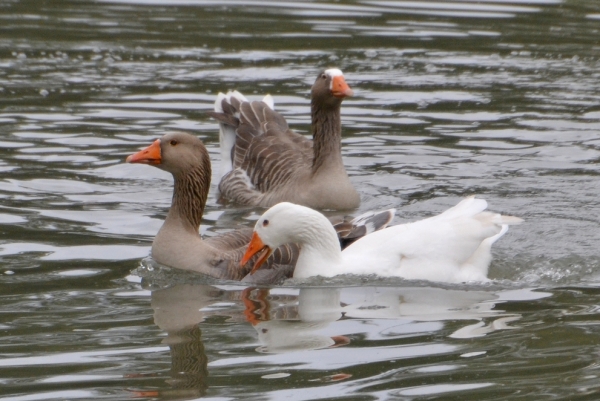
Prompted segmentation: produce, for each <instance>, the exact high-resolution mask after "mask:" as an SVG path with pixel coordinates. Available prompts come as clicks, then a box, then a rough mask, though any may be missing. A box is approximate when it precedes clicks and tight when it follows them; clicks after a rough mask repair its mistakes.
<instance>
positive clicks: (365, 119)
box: [0, 0, 600, 401]
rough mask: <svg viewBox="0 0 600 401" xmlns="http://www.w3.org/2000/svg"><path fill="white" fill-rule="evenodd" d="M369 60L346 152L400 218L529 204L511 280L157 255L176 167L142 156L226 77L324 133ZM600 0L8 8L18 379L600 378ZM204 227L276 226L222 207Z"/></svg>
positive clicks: (5, 69)
mask: <svg viewBox="0 0 600 401" xmlns="http://www.w3.org/2000/svg"><path fill="white" fill-rule="evenodd" d="M327 67H337V68H340V69H342V70H343V71H344V74H345V77H346V80H347V82H348V83H349V84H350V86H351V87H352V88H353V90H354V92H355V96H354V97H352V98H349V99H346V100H345V101H344V103H343V106H342V126H343V144H342V148H343V156H344V162H345V165H346V168H347V170H348V173H349V175H350V178H351V180H352V182H353V183H354V185H355V186H356V188H357V189H358V191H359V193H360V194H361V199H362V203H361V206H360V207H359V209H357V210H356V211H353V213H361V212H364V211H368V210H375V209H387V208H391V207H394V208H397V210H398V211H397V214H396V218H395V220H394V224H399V223H403V222H409V221H414V220H418V219H422V218H425V217H429V216H432V215H435V214H438V213H440V212H442V211H443V210H445V209H446V208H448V207H450V206H452V205H454V204H456V203H457V202H458V201H459V200H460V199H462V198H464V197H466V196H469V195H478V196H479V197H482V198H484V199H486V200H487V201H488V203H489V209H490V210H492V211H495V212H501V213H504V214H510V215H515V216H518V217H521V218H523V219H524V222H523V224H521V225H519V226H514V227H511V228H510V230H509V232H508V233H507V234H506V235H505V236H504V237H502V238H501V239H500V240H499V241H498V242H496V243H495V244H494V249H493V254H494V260H493V262H492V265H491V267H490V273H489V276H490V278H491V279H492V281H491V282H490V283H486V284H474V283H466V284H456V285H450V284H440V283H433V282H427V281H418V282H417V281H408V280H402V279H393V280H389V279H377V278H375V277H370V276H369V277H340V278H334V279H327V280H325V279H320V278H316V279H311V280H304V281H300V280H290V281H287V282H285V283H283V284H282V285H279V286H274V287H264V288H258V287H248V286H244V285H241V284H239V283H235V282H224V281H218V280H214V279H208V278H206V277H202V276H200V275H194V274H190V273H182V272H178V271H175V270H172V269H169V268H166V267H163V266H158V265H156V264H155V263H153V261H152V260H150V259H148V258H147V256H148V254H149V251H150V245H151V243H152V239H153V237H154V235H155V234H156V232H157V230H158V228H159V227H160V226H161V224H162V221H163V219H164V218H165V216H166V213H167V211H168V208H169V205H170V201H171V194H172V185H173V183H172V178H171V176H170V175H169V174H168V173H166V172H164V171H161V170H158V169H156V168H151V167H148V166H144V165H131V164H125V163H124V160H125V158H126V157H127V155H129V154H131V153H133V152H135V151H137V150H138V149H141V148H142V147H145V146H147V145H149V144H150V143H151V142H152V141H153V140H154V139H156V138H159V137H161V136H162V135H163V134H165V133H166V132H171V131H186V132H190V133H193V134H195V135H197V136H198V137H200V138H201V139H202V140H203V141H204V142H205V144H206V145H207V147H208V150H209V152H210V155H211V159H212V162H213V165H214V166H218V164H219V161H220V153H219V144H218V126H217V123H216V122H215V120H213V119H211V118H210V117H209V116H208V115H207V114H206V113H207V112H208V111H209V110H212V108H213V103H214V100H215V97H216V95H217V93H219V92H220V91H227V90H230V89H237V90H239V91H241V92H242V93H244V94H246V96H248V97H249V98H251V99H260V98H262V96H263V95H264V94H267V93H269V94H271V95H272V96H273V98H274V101H275V107H276V109H277V110H278V111H280V112H281V113H282V114H283V115H284V116H285V117H286V118H287V120H288V122H289V124H290V126H291V127H292V128H293V129H294V130H295V131H297V132H299V133H302V134H305V135H309V134H310V112H309V96H310V86H311V84H312V82H313V81H314V79H315V77H316V76H317V74H318V73H319V72H320V71H321V70H322V69H324V68H327ZM599 67H600V4H599V3H597V2H596V1H593V0H514V1H504V0H488V1H477V2H475V1H468V0H467V1H460V2H455V1H421V2H415V1H377V0H354V1H350V0H341V1H334V0H329V1H299V2H278V1H268V0H265V1H260V2H258V1H245V0H239V1H234V0H221V1H218V2H217V1H201V0H181V1H180V0H173V1H156V0H106V1H104V0H101V1H85V0H55V1H52V2H40V1H35V0H9V1H4V2H2V4H0V106H1V107H0V134H1V136H0V172H1V173H2V177H1V179H0V199H2V202H1V203H0V258H1V259H0V260H1V264H0V344H1V345H0V398H1V399H3V400H15V401H16V400H19V401H29V400H85V399H94V400H98V399H108V400H130V399H164V400H191V399H200V398H202V399H209V400H233V399H256V400H281V399H289V400H326V399H331V400H333V399H336V400H337V399H343V400H390V399H391V400H413V399H428V400H433V399H435V400H438V399H440V400H441V399H443V400H483V399H485V400H532V399H535V400H546V399H581V400H595V399H598V397H600V395H599V393H600V384H599V380H598V378H599V375H600V362H599V358H600V346H599V341H598V335H599V334H600V333H599V332H600V326H599V324H598V322H599V321H600V312H599V309H600V308H599V306H598V305H600V276H599V269H598V267H599V266H600V252H599V251H598V249H599V247H598V244H600V230H598V225H599V223H600V201H598V193H599V192H600V174H599V171H600V170H599V166H598V164H599V163H600V136H599V135H598V131H599V130H600V68H599ZM218 171H219V169H218V168H214V169H213V180H212V184H211V191H210V195H209V200H208V205H207V209H206V211H205V215H204V219H203V222H202V227H201V233H202V234H203V235H207V236H210V235H215V234H218V233H222V232H226V231H229V230H231V229H234V228H238V227H252V226H253V224H254V221H255V220H256V219H257V218H258V216H259V215H260V213H262V209H260V208H252V207H236V206H234V205H221V204H219V203H218V202H217V199H216V195H215V194H216V189H217V188H216V184H217V181H218V180H217V175H216V174H217V173H218Z"/></svg>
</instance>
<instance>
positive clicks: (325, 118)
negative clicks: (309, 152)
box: [311, 101, 343, 173]
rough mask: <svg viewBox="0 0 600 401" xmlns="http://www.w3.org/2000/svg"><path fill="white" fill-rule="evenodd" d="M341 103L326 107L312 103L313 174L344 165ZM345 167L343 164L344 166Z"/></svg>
mask: <svg viewBox="0 0 600 401" xmlns="http://www.w3.org/2000/svg"><path fill="white" fill-rule="evenodd" d="M340 105H341V102H340V103H336V104H335V105H329V106H328V107H324V106H323V105H321V104H318V103H316V102H314V101H313V102H312V105H311V117H312V131H313V146H314V159H313V165H312V169H313V173H314V172H316V171H317V170H319V169H321V168H323V167H327V168H331V167H330V166H331V164H332V163H333V164H342V155H341V146H342V123H341V117H340ZM342 165H343V164H342Z"/></svg>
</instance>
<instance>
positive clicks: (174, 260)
mask: <svg viewBox="0 0 600 401" xmlns="http://www.w3.org/2000/svg"><path fill="white" fill-rule="evenodd" d="M127 162H128V163H141V164H148V165H151V166H155V167H158V168H160V169H162V170H165V171H168V172H170V173H171V174H172V175H173V178H174V188H173V200H172V203H171V208H170V210H169V213H168V214H167V218H166V219H165V222H164V224H163V226H162V227H161V228H160V230H159V231H158V233H157V234H156V237H155V238H154V242H153V243H152V258H153V259H154V260H156V261H157V262H159V263H161V264H164V265H167V266H170V267H174V268H178V269H183V270H190V271H195V272H200V273H204V274H207V275H210V276H212V277H216V278H220V279H228V280H242V279H244V277H246V278H245V279H244V281H251V282H254V283H257V282H258V283H273V282H277V281H280V280H281V279H283V278H286V277H291V275H292V272H293V268H294V265H295V263H296V259H297V258H298V252H299V250H298V247H297V246H296V245H291V246H284V247H281V248H278V249H277V250H276V251H275V253H274V254H273V256H272V257H271V258H269V259H268V260H267V264H268V267H270V269H264V272H263V273H262V274H263V275H261V276H259V277H254V276H256V275H248V273H249V271H250V267H251V263H249V264H248V268H247V269H240V268H239V262H240V260H241V259H242V257H243V255H244V253H245V251H246V247H247V245H248V243H249V242H250V239H251V237H252V228H243V229H239V230H236V231H232V232H228V233H226V234H223V235H220V236H215V237H207V238H205V239H202V238H201V237H200V235H199V233H198V230H199V228H200V221H201V219H202V213H203V212H204V207H205V205H206V199H207V197H208V190H209V186H210V177H211V164H210V158H209V155H208V152H207V150H206V147H205V146H204V144H203V143H202V141H201V140H200V139H198V138H196V137H195V136H193V135H190V134H186V133H181V132H178V133H170V134H167V135H165V136H163V137H162V138H161V139H157V140H156V141H154V143H153V144H152V145H150V146H148V147H147V148H145V149H143V150H141V151H139V152H137V153H135V154H132V155H130V156H129V157H128V158H127ZM392 218H393V210H389V211H384V212H378V213H365V214H364V215H361V216H359V217H356V218H355V219H353V220H350V219H349V218H345V219H338V220H337V221H335V222H332V224H334V227H336V231H337V232H339V233H340V234H339V235H340V241H342V242H343V244H347V243H351V242H352V241H354V240H355V239H356V238H358V237H360V236H362V235H365V234H367V233H368V232H371V231H374V230H377V229H380V228H382V227H385V226H386V225H387V224H388V223H389V222H390V221H391V219H392Z"/></svg>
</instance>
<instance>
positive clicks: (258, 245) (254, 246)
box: [240, 232, 273, 274]
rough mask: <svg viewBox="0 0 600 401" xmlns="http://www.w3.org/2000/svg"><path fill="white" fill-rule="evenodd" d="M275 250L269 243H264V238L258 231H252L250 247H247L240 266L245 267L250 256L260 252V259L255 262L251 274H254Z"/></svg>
mask: <svg viewBox="0 0 600 401" xmlns="http://www.w3.org/2000/svg"><path fill="white" fill-rule="evenodd" d="M271 253H273V251H272V250H271V248H269V247H268V246H267V245H265V244H263V242H262V240H261V239H260V237H259V236H258V234H257V233H256V232H254V233H252V239H251V240H250V244H248V249H246V253H245V254H244V257H243V258H242V260H241V262H240V266H241V267H243V266H245V265H246V263H248V261H249V260H250V258H252V257H253V256H254V255H256V254H258V259H257V260H256V262H255V263H254V267H253V268H252V271H251V272H250V274H253V273H254V272H255V271H256V270H258V268H259V267H260V266H261V265H262V264H263V263H265V261H266V260H267V259H268V258H269V256H271Z"/></svg>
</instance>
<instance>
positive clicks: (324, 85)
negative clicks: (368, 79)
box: [311, 68, 354, 107]
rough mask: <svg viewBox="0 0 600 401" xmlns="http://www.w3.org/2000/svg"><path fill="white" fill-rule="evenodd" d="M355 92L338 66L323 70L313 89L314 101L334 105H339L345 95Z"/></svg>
mask: <svg viewBox="0 0 600 401" xmlns="http://www.w3.org/2000/svg"><path fill="white" fill-rule="evenodd" d="M353 94H354V92H353V91H352V89H350V86H348V84H347V83H346V80H345V79H344V74H343V73H342V71H340V70H339V69H337V68H330V69H327V70H325V71H323V72H321V73H320V74H319V76H318V77H317V79H316V80H315V83H314V84H313V86H312V89H311V96H312V99H313V102H316V103H318V104H322V105H329V106H332V107H335V106H339V105H340V103H341V102H342V100H343V99H344V98H345V97H349V96H352V95H353Z"/></svg>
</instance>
